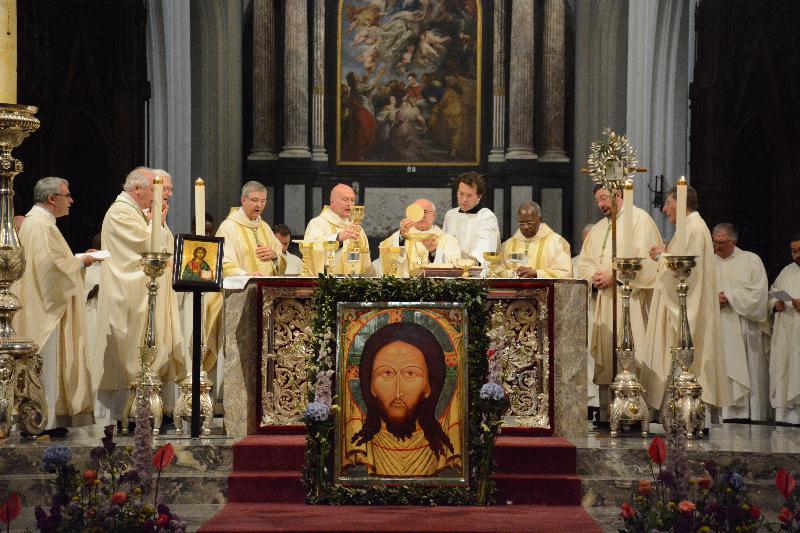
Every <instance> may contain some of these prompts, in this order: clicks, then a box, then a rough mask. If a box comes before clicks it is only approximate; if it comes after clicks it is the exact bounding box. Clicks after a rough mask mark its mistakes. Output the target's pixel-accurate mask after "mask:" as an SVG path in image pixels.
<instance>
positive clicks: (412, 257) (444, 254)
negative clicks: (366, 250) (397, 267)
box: [380, 198, 461, 277]
mask: <svg viewBox="0 0 800 533" xmlns="http://www.w3.org/2000/svg"><path fill="white" fill-rule="evenodd" d="M414 203H415V204H416V205H418V206H420V207H421V208H422V209H423V217H422V219H421V220H419V221H418V222H414V221H413V220H411V219H408V218H404V219H403V220H401V221H400V229H399V230H397V231H395V232H394V233H392V234H391V235H389V237H387V238H386V239H385V240H384V241H383V242H381V244H380V248H381V249H384V248H385V247H387V246H402V247H403V248H404V249H405V258H406V259H405V261H404V262H403V263H402V267H401V268H402V271H401V272H398V274H397V275H398V276H404V277H405V276H408V275H409V262H410V261H416V262H417V264H419V265H428V264H442V263H450V262H452V261H454V260H456V259H459V258H460V257H461V248H460V247H459V246H458V241H457V240H456V238H455V237H453V236H452V235H448V234H447V233H445V232H443V231H442V229H441V228H440V227H439V226H437V225H436V224H434V223H433V222H434V221H435V220H436V206H435V205H433V202H431V201H430V200H426V199H425V198H420V199H419V200H417V201H416V202H414ZM409 233H430V234H432V235H434V237H432V238H430V239H427V240H424V241H411V240H409V239H408V234H409ZM381 253H383V252H381Z"/></svg>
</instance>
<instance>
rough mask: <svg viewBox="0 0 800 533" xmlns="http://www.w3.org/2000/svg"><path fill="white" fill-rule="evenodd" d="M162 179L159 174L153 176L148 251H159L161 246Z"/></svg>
mask: <svg viewBox="0 0 800 533" xmlns="http://www.w3.org/2000/svg"><path fill="white" fill-rule="evenodd" d="M163 193H164V180H162V179H161V176H156V177H155V178H153V205H152V206H151V207H150V214H151V215H153V219H152V220H151V222H152V224H153V227H152V228H151V230H150V251H151V252H160V251H161V248H163V243H162V242H161V202H162V198H163V196H164V194H163Z"/></svg>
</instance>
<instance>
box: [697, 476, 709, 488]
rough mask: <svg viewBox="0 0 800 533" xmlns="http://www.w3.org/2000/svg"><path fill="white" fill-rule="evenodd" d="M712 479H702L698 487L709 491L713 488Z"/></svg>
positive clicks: (699, 480)
mask: <svg viewBox="0 0 800 533" xmlns="http://www.w3.org/2000/svg"><path fill="white" fill-rule="evenodd" d="M711 484H712V481H711V478H710V477H701V478H700V479H698V480H697V486H698V487H700V488H701V489H703V490H708V489H710V488H711Z"/></svg>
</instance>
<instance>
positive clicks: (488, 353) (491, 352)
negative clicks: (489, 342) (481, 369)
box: [486, 348, 497, 359]
mask: <svg viewBox="0 0 800 533" xmlns="http://www.w3.org/2000/svg"><path fill="white" fill-rule="evenodd" d="M496 353H497V350H495V349H494V348H489V349H488V350H486V357H487V358H489V359H491V358H492V357H494V354H496Z"/></svg>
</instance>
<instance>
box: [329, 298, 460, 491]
mask: <svg viewBox="0 0 800 533" xmlns="http://www.w3.org/2000/svg"><path fill="white" fill-rule="evenodd" d="M336 323H337V337H336V376H337V393H338V397H339V398H340V402H341V406H342V411H341V413H340V415H339V416H337V417H336V418H337V420H336V427H335V435H336V440H335V444H334V447H333V448H334V450H333V451H334V473H333V482H334V484H338V485H343V486H388V485H404V486H412V485H413V486H431V487H436V486H446V487H459V486H460V487H468V486H469V480H470V476H469V453H468V452H469V447H468V444H469V435H468V433H469V430H468V427H469V421H468V416H469V413H468V403H469V398H468V392H467V390H468V379H469V378H468V376H469V370H468V358H467V353H468V332H467V324H468V317H467V309H466V306H465V305H464V304H463V303H431V302H339V303H338V304H337V318H336ZM390 330H391V331H390ZM423 330H424V331H423ZM425 331H427V333H425ZM420 332H422V335H420ZM387 333H388V335H387ZM398 335H399V337H400V338H401V339H405V340H407V341H409V342H411V343H414V344H415V345H416V346H417V347H419V348H420V351H419V352H418V353H419V354H420V356H419V357H422V358H424V359H422V362H424V363H425V364H424V365H421V366H424V368H425V370H424V372H425V373H426V375H425V378H424V379H427V380H428V384H429V389H428V390H429V392H430V394H429V395H428V396H424V395H422V396H419V398H418V399H419V400H420V403H419V404H418V405H417V406H416V407H415V406H408V407H407V408H405V407H404V409H407V413H406V416H407V417H408V416H415V419H411V420H408V422H410V426H409V425H406V426H405V427H406V428H407V433H405V434H403V433H401V432H402V431H403V430H402V429H398V427H402V426H401V425H400V423H398V424H397V425H396V426H395V428H394V429H390V425H389V424H387V423H386V420H387V418H386V417H389V416H391V415H389V414H388V412H387V408H386V407H385V406H381V407H378V409H377V411H378V415H377V416H375V415H374V413H373V416H375V420H379V424H380V429H379V431H377V432H376V433H375V434H374V435H372V436H370V437H368V438H367V442H363V443H362V442H361V441H363V440H364V439H365V438H366V437H365V436H364V428H365V426H366V425H369V424H370V422H369V420H370V409H369V407H367V405H368V402H369V405H372V406H373V407H377V406H379V405H380V404H381V403H384V400H385V396H384V398H383V399H382V398H381V395H382V392H381V390H380V388H381V387H382V385H380V384H379V383H378V382H379V381H384V380H385V379H386V377H385V373H384V374H383V375H377V374H371V383H372V387H371V392H370V398H371V401H370V399H365V398H364V396H363V394H362V388H363V387H362V386H361V381H360V380H361V379H362V378H361V373H360V372H359V371H358V367H357V366H354V365H361V363H362V356H363V355H364V350H365V349H366V350H368V351H370V353H371V356H369V355H368V356H367V357H371V359H372V362H373V363H372V364H373V365H374V364H376V363H375V362H376V361H379V358H380V357H382V356H381V354H382V353H383V352H384V348H386V347H390V346H393V345H396V344H398V342H397V341H396V339H397V337H398ZM426 336H427V337H428V340H426V339H425V337H426ZM376 339H377V341H376V342H372V341H375V340H376ZM387 341H390V342H388V343H387ZM426 342H427V344H425V343H426ZM383 343H387V344H383ZM382 344H383V345H382ZM400 344H406V343H404V342H403V341H400ZM435 344H438V346H439V349H438V350H437V349H436V348H435V346H434V349H432V350H431V349H429V348H430V347H431V346H433V345H435ZM381 345H382V346H381ZM377 346H380V348H379V349H377V350H374V349H371V347H372V348H375V347H377ZM406 346H410V345H409V344H406ZM426 346H427V347H428V348H425V347H426ZM412 349H413V347H412ZM439 358H441V359H439ZM380 360H381V361H383V359H380ZM434 361H438V364H437V363H434ZM366 364H367V365H369V363H366ZM437 366H438V370H437ZM381 368H384V367H383V366H382V367H381ZM404 372H405V369H397V372H396V373H395V376H396V377H395V378H394V379H395V381H393V383H401V380H402V383H403V385H402V386H403V387H405V386H406V385H408V382H409V381H411V380H412V379H413V378H409V377H407V376H406V374H404ZM364 379H368V378H367V377H365V378H364ZM389 379H392V378H389ZM409 386H411V387H413V385H409ZM400 387H401V385H398V395H399V394H400V392H399V390H400ZM374 388H377V392H375V391H373V390H372V389H374ZM373 394H374V396H373ZM405 394H407V396H405V399H406V401H409V400H408V399H409V398H410V397H411V394H412V393H411V392H408V391H407V392H406V393H405ZM431 398H434V399H433V400H431ZM395 401H396V400H395ZM411 401H413V400H411ZM423 403H427V404H428V405H427V407H426V406H424V405H423ZM425 411H427V412H428V413H429V414H428V415H425V414H422V413H424V412H425ZM408 412H411V413H412V415H408ZM394 414H395V415H396V413H394ZM431 414H432V415H431ZM358 416H360V419H358ZM426 416H427V421H425V420H424V419H425V418H426ZM378 417H380V419H379V418H378ZM373 427H374V424H373ZM437 428H438V429H437ZM356 430H359V431H356ZM429 431H430V433H429ZM390 432H391V433H390ZM359 434H361V435H362V437H361V439H360V441H358V442H356V438H357V437H358V435H359ZM396 434H400V438H399V439H398V438H396ZM429 434H430V435H431V436H435V435H436V434H438V435H439V436H441V435H444V437H443V438H442V440H440V441H439V445H441V446H440V450H442V454H441V455H437V454H436V452H434V451H433V450H434V448H435V445H432V444H430V443H429V441H428V438H427V436H428V435H429ZM436 438H437V440H438V438H439V437H436ZM373 441H377V442H373ZM390 442H391V443H402V445H404V446H408V447H407V448H405V449H400V450H399V451H397V453H393V452H395V451H396V450H393V449H391V448H389V447H387V446H386V444H387V443H390ZM431 442H433V440H431ZM406 443H408V444H406ZM409 450H412V451H411V452H409ZM403 461H407V462H408V463H409V464H410V465H411V466H408V467H405V466H402V465H403V464H404V463H403Z"/></svg>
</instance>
